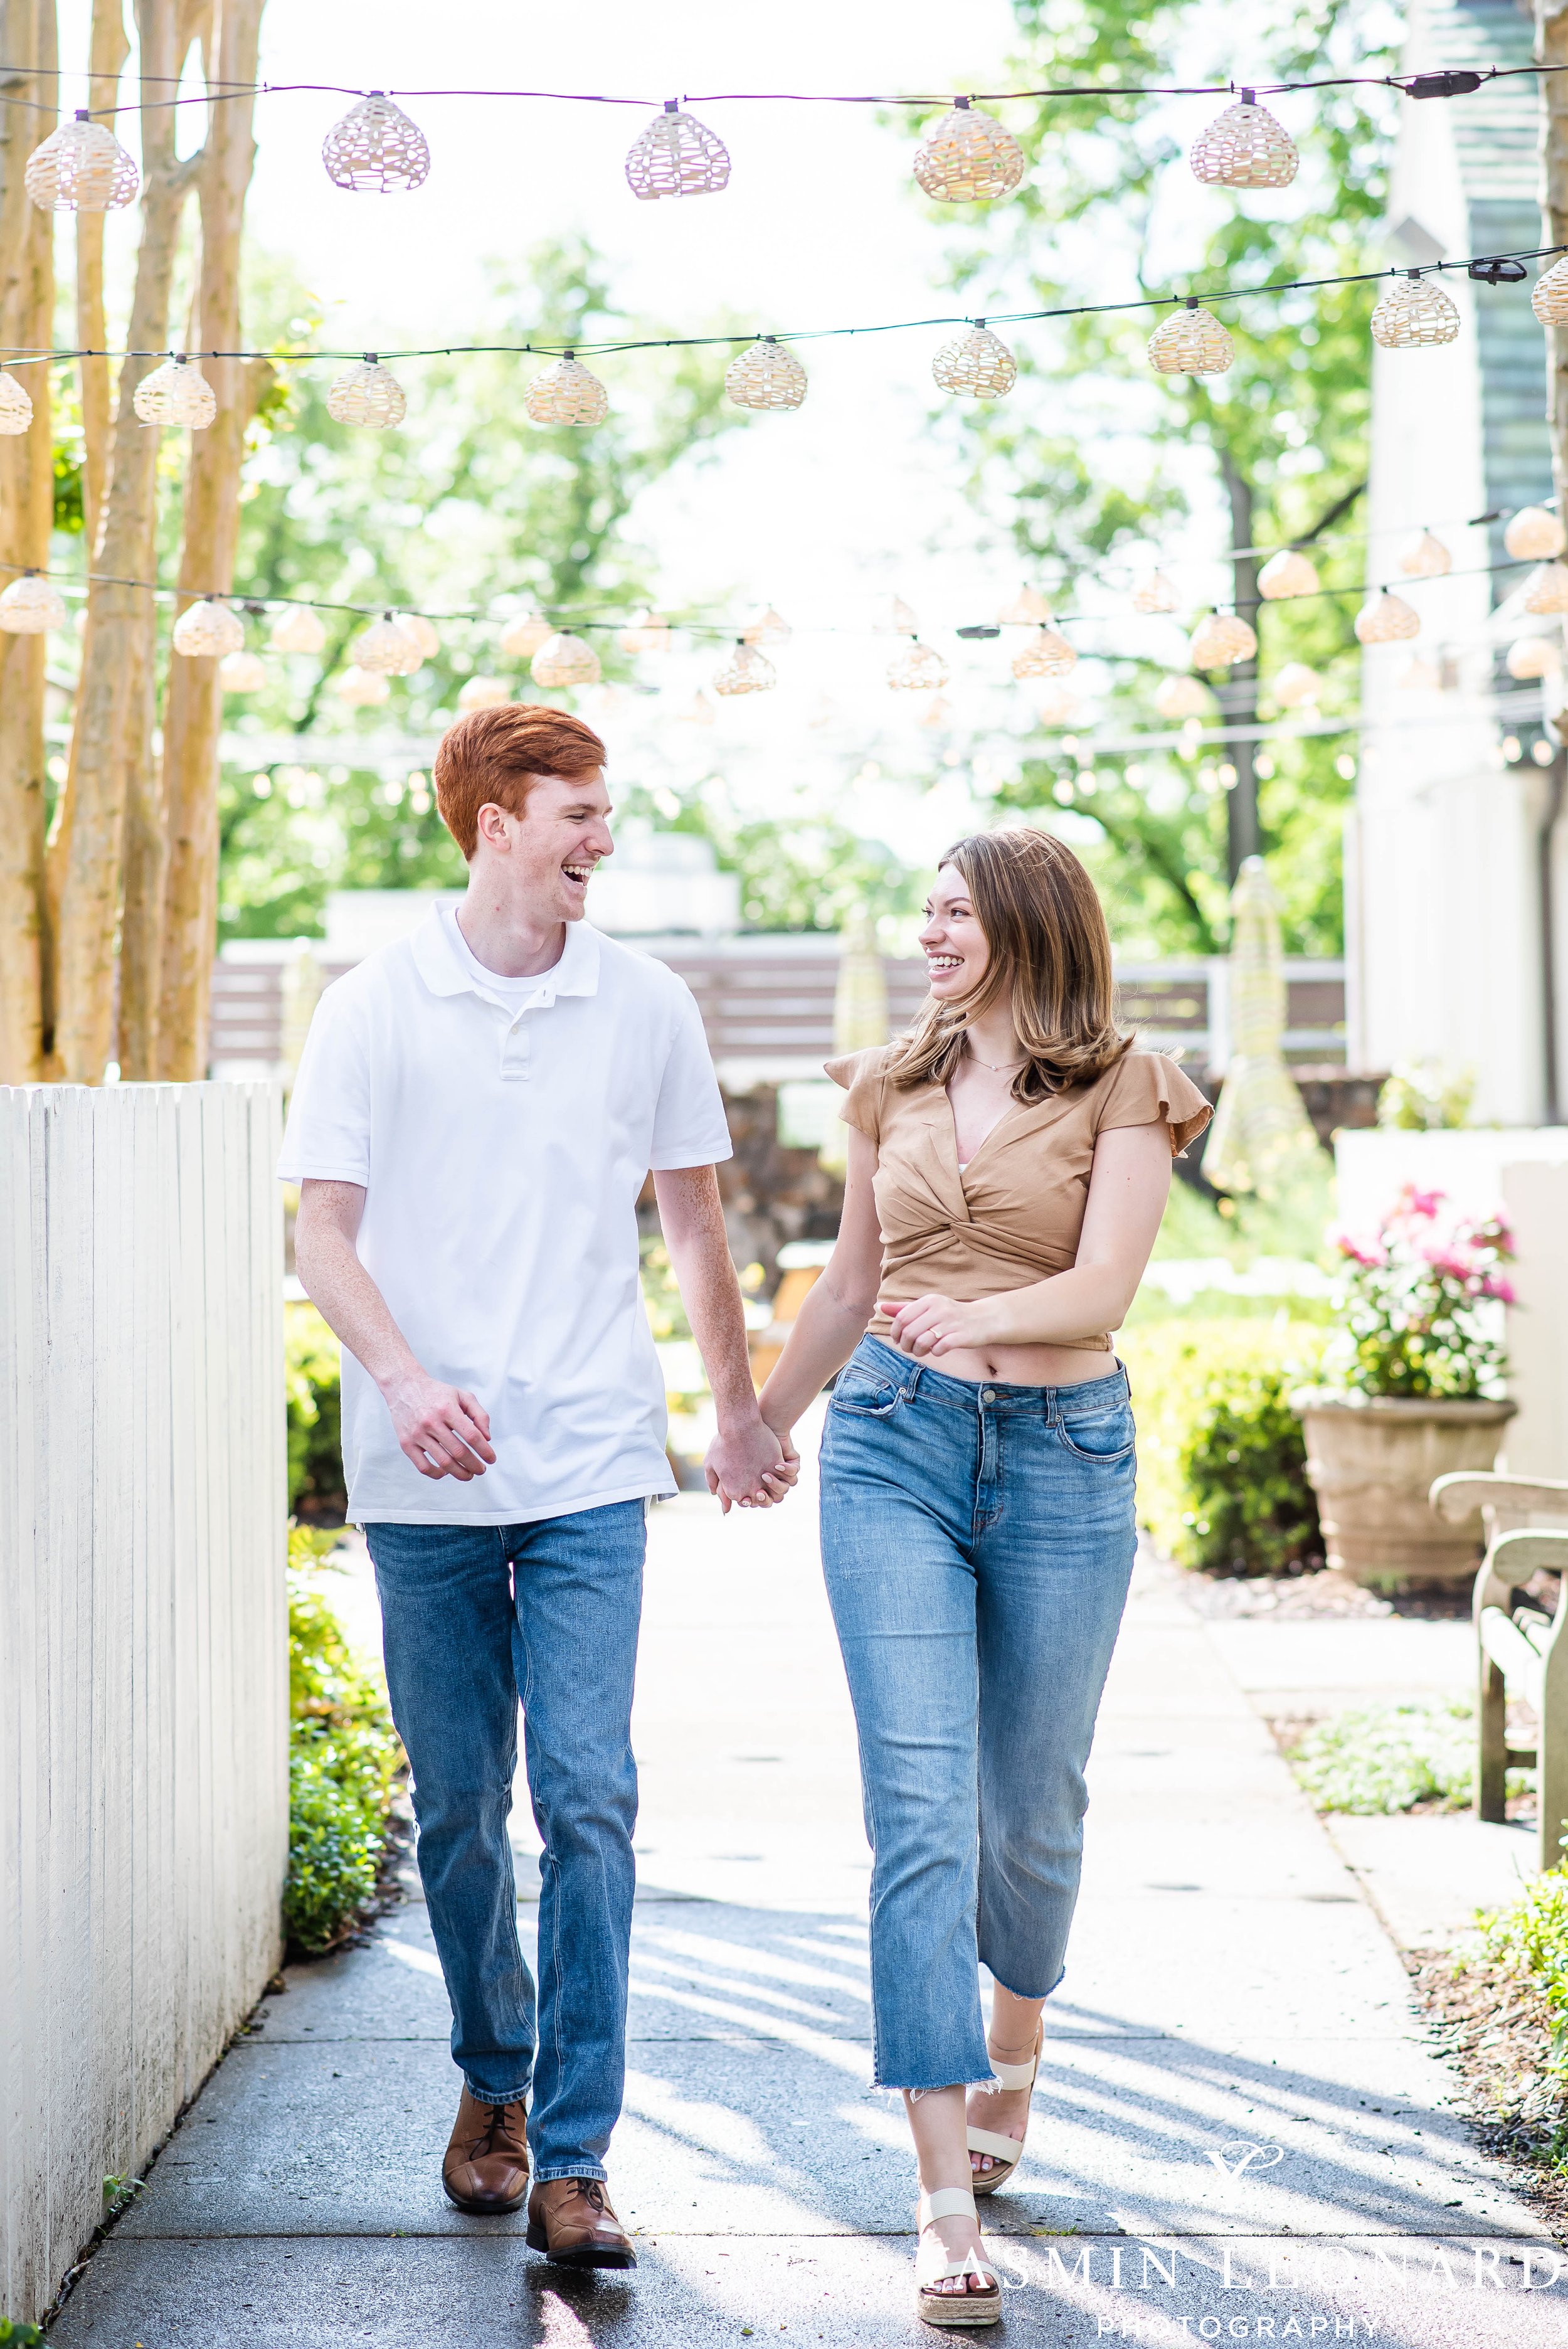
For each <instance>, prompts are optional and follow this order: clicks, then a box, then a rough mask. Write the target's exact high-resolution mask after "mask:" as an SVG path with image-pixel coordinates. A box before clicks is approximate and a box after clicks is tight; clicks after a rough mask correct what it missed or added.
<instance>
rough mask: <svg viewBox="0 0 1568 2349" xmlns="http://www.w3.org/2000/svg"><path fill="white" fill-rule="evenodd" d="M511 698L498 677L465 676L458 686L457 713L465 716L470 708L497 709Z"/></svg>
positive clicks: (461, 716)
mask: <svg viewBox="0 0 1568 2349" xmlns="http://www.w3.org/2000/svg"><path fill="white" fill-rule="evenodd" d="M510 700H511V694H510V693H509V692H508V690H507V688H506V687H505V686H504V685H503V684H502V683H501V681H500V678H499V677H470V678H465V679H464V680H463V683H462V684H461V685H460V686H459V688H458V715H459V717H460V718H466V717H467V716H468V714H469V710H470V709H500V707H501V704H502V703H503V702H506V701H510Z"/></svg>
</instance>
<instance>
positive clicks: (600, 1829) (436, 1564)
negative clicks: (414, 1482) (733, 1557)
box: [365, 1501, 645, 2178]
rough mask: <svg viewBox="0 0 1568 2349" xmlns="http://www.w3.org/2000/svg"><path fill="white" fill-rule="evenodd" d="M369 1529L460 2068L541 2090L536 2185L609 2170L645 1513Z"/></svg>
mask: <svg viewBox="0 0 1568 2349" xmlns="http://www.w3.org/2000/svg"><path fill="white" fill-rule="evenodd" d="M365 1536H366V1541H367V1543H368V1544H369V1547H370V1555H371V1557H372V1559H373V1560H374V1562H375V1566H376V1580H377V1588H379V1591H380V1594H381V1613H382V1619H383V1622H384V1625H385V1631H386V1653H387V1688H388V1690H389V1692H390V1693H391V1698H392V1717H393V1719H394V1720H395V1721H396V1723H397V1729H398V1733H399V1735H400V1736H401V1737H402V1740H403V1743H404V1744H405V1745H406V1746H407V1749H408V1760H409V1764H410V1766H411V1771H412V1775H413V1782H414V1784H413V1796H414V1816H415V1817H416V1819H417V1820H418V1826H419V1874H420V1877H421V1878H422V1880H423V1883H424V1887H425V1899H426V1901H427V1903H428V1908H429V1914H430V1930H431V1931H432V1933H433V1934H434V1936H435V1940H436V1948H437V1950H438V1952H439V1955H440V1960H441V1971H442V1973H443V1974H444V1975H445V1976H446V1982H447V1993H448V1996H449V1998H450V2000H451V2002H452V2060H453V2062H454V2063H456V2064H458V2065H459V2067H460V2068H461V2071H462V2074H463V2077H464V2078H465V2079H466V2080H467V2082H468V2084H469V2089H470V2090H471V2091H472V2093H473V2095H475V2096H477V2097H479V2098H480V2101H481V2102H483V2103H486V2104H498V2105H499V2104H510V2103H511V2102H512V2101H513V2100H514V2099H515V2098H517V2097H519V2096H522V2095H526V2094H527V2093H528V2090H529V2087H530V2084H531V2085H532V2090H533V2100H532V2106H531V2111H530V2115H529V2128H528V2134H529V2143H530V2147H531V2151H532V2155H533V2165H534V2175H535V2177H536V2178H603V2176H604V2156H605V2153H606V2151H607V2150H608V2148H609V2144H610V2133H611V2131H612V2129H613V2128H614V2126H615V2123H616V2121H617V2120H618V2118H619V2117H620V2112H621V2095H622V2090H623V2087H624V2079H625V2067H626V1973H627V1953H628V1947H629V1944H630V1940H631V1931H632V1892H633V1885H634V1868H633V1860H632V1830H633V1828H634V1826H635V1824H636V1817H637V1768H636V1764H635V1763H634V1760H633V1758H632V1742H631V1719H632V1690H633V1683H634V1678H635V1673H636V1663H637V1628H638V1623H639V1621H640V1619H641V1615H642V1603H643V1556H644V1550H645V1518H644V1505H643V1503H642V1502H641V1501H617V1502H614V1503H612V1504H611V1505H610V1506H608V1507H607V1508H602V1509H582V1510H578V1511H576V1512H574V1513H573V1515H572V1516H562V1517H545V1518H542V1519H539V1520H536V1521H535V1522H533V1523H531V1524H529V1525H520V1526H404V1525H369V1526H366V1528H365ZM520 1699H521V1704H522V1713H523V1755H524V1760H525V1762H526V1764H527V1769H528V1790H529V1795H530V1797H531V1801H532V1804H533V1816H534V1818H535V1819H536V1821H537V1822H538V1826H539V1832H540V1834H541V1836H542V1837H543V1839H544V1850H543V1853H542V1857H541V1859H540V1863H539V1870H540V1878H541V1881H540V1892H539V2003H538V2027H537V2032H536V2029H535V2017H534V1989H533V1983H532V1982H531V1980H530V1979H529V1972H528V1968H527V1967H526V1966H525V1965H524V1963H523V1961H522V1951H521V1948H520V1947H519V1945H518V1938H517V1886H516V1881H515V1878H514V1877H513V1874H512V1860H511V1839H510V1837H509V1836H508V1833H507V1820H508V1817H509V1816H510V1814H511V1785H512V1778H513V1775H514V1774H515V1772H516V1769H517V1712H518V1703H519V1700H520Z"/></svg>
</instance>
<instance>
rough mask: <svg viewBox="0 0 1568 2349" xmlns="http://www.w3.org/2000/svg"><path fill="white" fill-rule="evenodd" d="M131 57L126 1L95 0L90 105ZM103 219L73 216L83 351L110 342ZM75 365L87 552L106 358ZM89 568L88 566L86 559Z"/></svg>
mask: <svg viewBox="0 0 1568 2349" xmlns="http://www.w3.org/2000/svg"><path fill="white" fill-rule="evenodd" d="M129 55H130V43H129V41H128V40H127V39H126V37H125V10H124V0H93V16H92V38H91V47H90V49H89V53H88V106H89V107H92V108H94V109H98V108H108V107H111V106H112V105H113V104H114V102H115V97H116V93H117V92H118V90H119V76H120V69H121V67H123V66H124V64H125V61H126V58H127V57H129ZM104 217H105V216H104V214H103V213H102V212H78V213H77V349H78V350H83V351H101V350H102V349H104V348H105V347H106V345H107V344H108V329H107V327H106V326H105V322H104V307H103V229H104ZM77 365H78V367H79V368H80V370H81V395H82V448H83V461H82V514H83V532H82V535H83V540H84V543H85V544H86V546H87V550H88V554H89V556H90V555H91V554H92V552H93V550H94V548H95V547H96V546H97V544H98V524H99V523H100V522H101V520H102V518H103V492H104V483H105V482H106V481H107V480H108V395H109V382H108V359H106V358H105V359H90V358H84V359H80V360H78V361H77ZM91 567H92V565H91V564H90V563H89V564H88V568H89V570H90V569H91Z"/></svg>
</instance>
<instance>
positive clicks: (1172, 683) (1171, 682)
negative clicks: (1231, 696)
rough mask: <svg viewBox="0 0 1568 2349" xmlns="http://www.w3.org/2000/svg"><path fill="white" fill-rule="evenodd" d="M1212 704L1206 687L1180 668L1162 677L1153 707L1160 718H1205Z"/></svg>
mask: <svg viewBox="0 0 1568 2349" xmlns="http://www.w3.org/2000/svg"><path fill="white" fill-rule="evenodd" d="M1213 706H1214V704H1213V698H1212V695H1211V694H1210V692H1209V688H1208V687H1207V686H1206V685H1204V684H1203V683H1202V681H1201V680H1200V679H1199V678H1195V677H1188V676H1184V675H1183V674H1182V673H1181V671H1180V670H1175V671H1172V673H1171V676H1169V677H1167V678H1161V682H1160V686H1159V689H1158V690H1157V692H1156V693H1155V696H1154V707H1155V709H1157V710H1158V712H1159V713H1160V716H1161V718H1206V717H1207V716H1208V714H1209V712H1210V710H1211V709H1212V708H1213Z"/></svg>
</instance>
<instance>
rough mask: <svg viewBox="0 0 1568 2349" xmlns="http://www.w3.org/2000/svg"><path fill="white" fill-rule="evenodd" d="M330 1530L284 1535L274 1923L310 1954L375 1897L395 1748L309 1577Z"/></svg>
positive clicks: (366, 1678)
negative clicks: (282, 1770) (285, 1807)
mask: <svg viewBox="0 0 1568 2349" xmlns="http://www.w3.org/2000/svg"><path fill="white" fill-rule="evenodd" d="M334 1540H335V1535H333V1534H331V1533H327V1532H320V1531H317V1530H315V1528H313V1527H311V1526H293V1527H292V1528H291V1529H290V1533H289V1868H288V1877H287V1880H286V1882H285V1884H284V1924H285V1926H286V1927H287V1930H288V1936H289V1941H290V1944H291V1946H292V1947H294V1948H295V1949H297V1950H301V1951H304V1952H305V1953H306V1954H307V1955H311V1956H315V1955H318V1954H319V1953H320V1952H321V1951H324V1950H327V1949H330V1948H331V1947H332V1945H333V1943H334V1942H335V1941H337V1940H341V1939H342V1938H343V1936H344V1935H345V1933H346V1932H348V1931H350V1930H352V1928H353V1927H354V1925H355V1924H356V1921H357V1920H358V1919H359V1918H360V1917H361V1916H362V1914H363V1913H364V1911H365V1909H366V1908H367V1907H368V1905H369V1903H370V1901H371V1900H372V1899H374V1897H375V1892H376V1883H377V1875H378V1873H379V1870H380V1866H381V1859H382V1855H383V1853H384V1851H385V1849H386V1846H387V1817H388V1815H389V1813H390V1810H391V1804H392V1788H393V1784H394V1781H395V1780H396V1778H397V1773H398V1771H399V1769H400V1768H401V1767H402V1764H403V1748H402V1746H401V1744H399V1742H398V1738H397V1731H396V1730H395V1729H394V1727H393V1725H392V1715H391V1713H390V1712H389V1710H388V1709H387V1699H386V1695H385V1693H384V1692H383V1690H382V1687H381V1684H380V1682H379V1680H378V1679H377V1676H376V1674H375V1673H374V1672H373V1671H370V1670H368V1669H367V1667H366V1665H365V1664H364V1663H362V1662H361V1661H360V1660H359V1658H358V1657H357V1656H356V1653H355V1651H354V1650H353V1649H352V1648H351V1647H350V1646H349V1644H348V1641H347V1640H346V1639H345V1637H344V1635H343V1628H342V1625H341V1624H340V1623H339V1621H338V1619H337V1617H336V1616H335V1613H334V1612H333V1610H332V1608H331V1607H330V1606H329V1605H328V1603H327V1600H326V1598H325V1594H324V1592H323V1589H322V1588H321V1583H320V1579H319V1577H320V1575H321V1573H322V1571H323V1569H324V1568H325V1564H326V1559H325V1553H326V1552H327V1550H328V1549H330V1547H332V1544H333V1542H334Z"/></svg>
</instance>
